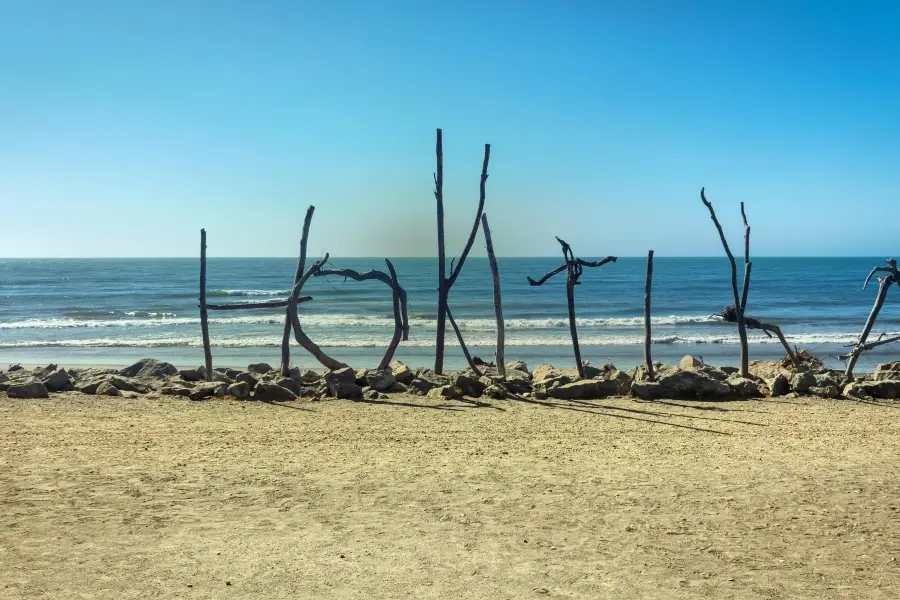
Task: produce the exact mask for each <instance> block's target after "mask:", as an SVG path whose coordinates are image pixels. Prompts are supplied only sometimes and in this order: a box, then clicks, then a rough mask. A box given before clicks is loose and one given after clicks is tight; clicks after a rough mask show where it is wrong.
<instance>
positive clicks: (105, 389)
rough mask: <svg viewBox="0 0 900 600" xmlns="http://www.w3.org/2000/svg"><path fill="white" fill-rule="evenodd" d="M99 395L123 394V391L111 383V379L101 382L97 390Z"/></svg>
mask: <svg viewBox="0 0 900 600" xmlns="http://www.w3.org/2000/svg"><path fill="white" fill-rule="evenodd" d="M95 393H96V394H97V395H98V396H121V395H122V392H121V390H119V388H117V387H116V386H114V385H113V384H111V383H110V382H109V381H104V382H101V383H100V385H98V386H97V391H96V392H95Z"/></svg>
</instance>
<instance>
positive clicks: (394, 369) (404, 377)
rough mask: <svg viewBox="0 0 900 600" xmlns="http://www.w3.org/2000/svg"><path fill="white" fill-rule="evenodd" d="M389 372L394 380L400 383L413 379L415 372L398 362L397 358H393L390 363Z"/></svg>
mask: <svg viewBox="0 0 900 600" xmlns="http://www.w3.org/2000/svg"><path fill="white" fill-rule="evenodd" d="M390 368H391V374H392V375H393V376H394V379H395V380H396V381H399V382H400V383H409V382H410V381H412V380H413V379H415V378H416V374H415V373H413V372H412V371H410V369H409V367H407V366H406V365H405V364H403V363H402V362H400V361H399V360H395V361H393V362H392V363H391V365H390Z"/></svg>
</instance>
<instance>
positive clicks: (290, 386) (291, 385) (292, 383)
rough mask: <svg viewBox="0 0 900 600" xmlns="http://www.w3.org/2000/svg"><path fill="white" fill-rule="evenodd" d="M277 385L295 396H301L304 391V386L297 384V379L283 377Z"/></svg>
mask: <svg viewBox="0 0 900 600" xmlns="http://www.w3.org/2000/svg"><path fill="white" fill-rule="evenodd" d="M275 383H276V384H278V385H280V386H281V387H283V388H285V389H287V390H290V391H292V392H293V393H294V395H295V396H299V395H300V391H301V390H302V389H303V388H302V386H301V385H300V384H299V383H297V380H296V379H292V378H290V377H282V378H280V379H279V380H278V381H276V382H275Z"/></svg>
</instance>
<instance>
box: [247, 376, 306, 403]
mask: <svg viewBox="0 0 900 600" xmlns="http://www.w3.org/2000/svg"><path fill="white" fill-rule="evenodd" d="M253 398H254V399H255V400H260V401H262V402H288V401H291V400H296V399H297V394H295V393H294V392H293V391H292V390H289V389H288V388H286V387H282V386H280V385H278V384H277V383H272V382H271V381H260V382H259V383H257V384H256V389H255V390H254V391H253Z"/></svg>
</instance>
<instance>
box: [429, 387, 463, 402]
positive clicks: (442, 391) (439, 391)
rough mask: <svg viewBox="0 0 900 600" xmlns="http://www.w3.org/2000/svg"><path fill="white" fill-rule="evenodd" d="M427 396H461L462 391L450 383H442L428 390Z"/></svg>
mask: <svg viewBox="0 0 900 600" xmlns="http://www.w3.org/2000/svg"><path fill="white" fill-rule="evenodd" d="M428 397H429V398H454V399H456V398H462V397H463V392H462V390H459V389H457V388H455V387H454V386H452V385H442V386H440V387H436V388H433V389H431V390H429V391H428Z"/></svg>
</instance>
